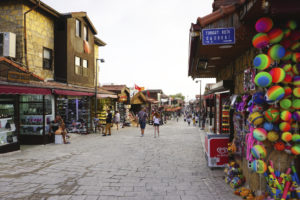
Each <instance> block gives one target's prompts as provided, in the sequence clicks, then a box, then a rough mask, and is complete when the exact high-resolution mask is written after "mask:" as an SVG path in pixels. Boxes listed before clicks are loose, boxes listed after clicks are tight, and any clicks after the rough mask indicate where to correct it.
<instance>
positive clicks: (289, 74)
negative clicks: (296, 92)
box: [282, 71, 294, 84]
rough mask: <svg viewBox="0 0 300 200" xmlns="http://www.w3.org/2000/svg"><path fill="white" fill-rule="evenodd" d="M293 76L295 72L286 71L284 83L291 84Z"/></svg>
mask: <svg viewBox="0 0 300 200" xmlns="http://www.w3.org/2000/svg"><path fill="white" fill-rule="evenodd" d="M293 78H294V74H293V72H291V71H290V72H286V73H285V77H284V79H283V81H282V83H285V84H289V83H291V82H292V81H293Z"/></svg>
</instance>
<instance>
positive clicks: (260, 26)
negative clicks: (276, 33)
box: [255, 17, 273, 33]
mask: <svg viewBox="0 0 300 200" xmlns="http://www.w3.org/2000/svg"><path fill="white" fill-rule="evenodd" d="M272 27H273V21H272V19H270V18H268V17H262V18H260V19H259V20H257V21H256V23H255V30H256V31H257V32H260V33H266V32H269V31H270V30H271V29H272Z"/></svg>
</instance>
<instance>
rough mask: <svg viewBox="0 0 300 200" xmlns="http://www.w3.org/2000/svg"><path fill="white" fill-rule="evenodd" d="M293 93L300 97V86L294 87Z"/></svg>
mask: <svg viewBox="0 0 300 200" xmlns="http://www.w3.org/2000/svg"><path fill="white" fill-rule="evenodd" d="M293 95H294V96H295V97H297V98H300V87H297V88H294V89H293Z"/></svg>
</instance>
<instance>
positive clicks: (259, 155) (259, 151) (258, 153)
mask: <svg viewBox="0 0 300 200" xmlns="http://www.w3.org/2000/svg"><path fill="white" fill-rule="evenodd" d="M251 153H252V155H253V157H254V158H256V159H264V158H265V157H266V156H267V150H266V149H265V147H264V146H262V145H258V144H257V145H254V146H253V147H252V148H251Z"/></svg>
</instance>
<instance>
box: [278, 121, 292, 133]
mask: <svg viewBox="0 0 300 200" xmlns="http://www.w3.org/2000/svg"><path fill="white" fill-rule="evenodd" d="M279 129H280V130H281V131H282V132H287V131H290V130H291V124H290V123H288V122H281V123H280V124H279Z"/></svg>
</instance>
